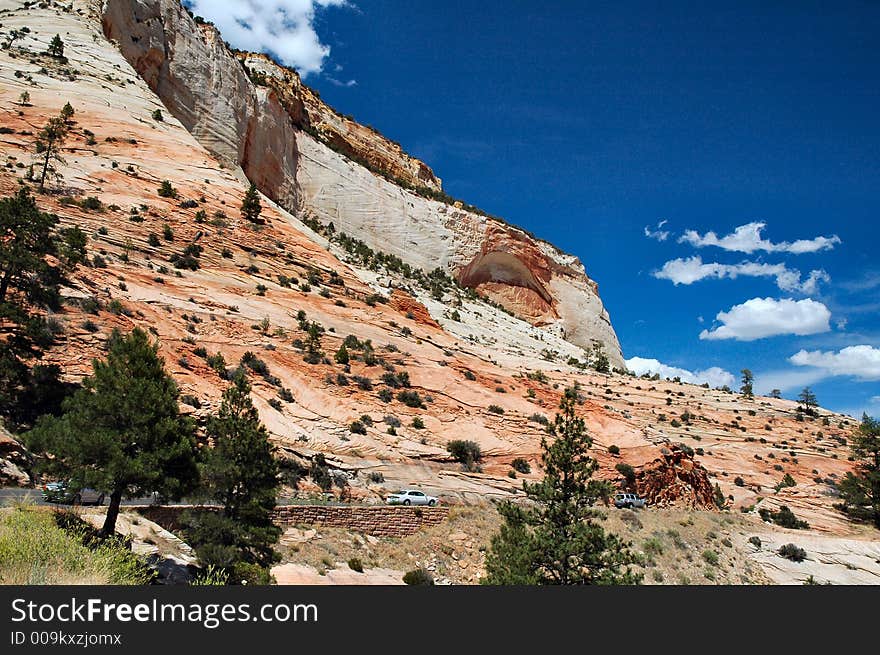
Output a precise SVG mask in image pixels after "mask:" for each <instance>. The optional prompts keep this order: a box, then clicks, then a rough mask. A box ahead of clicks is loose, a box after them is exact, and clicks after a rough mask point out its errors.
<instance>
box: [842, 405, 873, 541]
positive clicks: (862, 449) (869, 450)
mask: <svg viewBox="0 0 880 655" xmlns="http://www.w3.org/2000/svg"><path fill="white" fill-rule="evenodd" d="M850 448H851V449H852V454H853V458H854V461H855V472H848V473H847V474H846V475H845V476H844V478H843V480H841V481H840V483H839V484H838V491H839V492H840V497H841V499H842V500H843V503H842V504H841V505H840V506H839V508H840V509H842V510H843V511H844V512H846V513H847V514H849V515H850V516H852V517H854V518H858V519H865V520H870V521H872V522H873V523H874V525H875V526H876V527H878V528H880V420H878V419H876V418H871V417H870V416H868V415H867V414H864V415H862V422H861V424H860V425H859V427H858V429H857V430H856V432H855V434H854V435H853V436H852V439H851V441H850Z"/></svg>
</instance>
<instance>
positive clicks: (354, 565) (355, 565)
mask: <svg viewBox="0 0 880 655" xmlns="http://www.w3.org/2000/svg"><path fill="white" fill-rule="evenodd" d="M348 568H350V569H351V570H352V571H355V572H357V573H363V572H364V563H363V562H361V561H360V560H359V559H358V558H357V557H352V558H351V559H350V560H348Z"/></svg>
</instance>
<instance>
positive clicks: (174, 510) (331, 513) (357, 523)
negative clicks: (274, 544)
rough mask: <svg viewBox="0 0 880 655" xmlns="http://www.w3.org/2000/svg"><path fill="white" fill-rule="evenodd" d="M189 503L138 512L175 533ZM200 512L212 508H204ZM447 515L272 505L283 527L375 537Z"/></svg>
mask: <svg viewBox="0 0 880 655" xmlns="http://www.w3.org/2000/svg"><path fill="white" fill-rule="evenodd" d="M191 509H193V508H192V507H191V506H183V505H174V506H166V507H154V506H149V507H141V508H138V511H139V512H140V513H141V514H142V515H143V516H145V517H146V518H148V519H150V520H151V521H154V522H155V523H158V524H159V525H161V526H162V527H163V528H165V529H167V530H170V531H172V532H174V531H175V530H176V529H178V528H179V527H180V515H181V514H182V513H183V512H184V511H186V510H191ZM202 511H211V510H210V508H203V510H202ZM448 514H449V508H448V507H403V506H395V507H389V506H387V505H377V506H357V505H282V506H280V507H277V508H275V522H276V523H277V524H278V525H280V526H281V527H282V528H288V527H291V526H294V525H314V526H324V527H328V528H345V529H347V530H353V531H355V532H362V533H363V534H370V535H373V536H376V537H406V536H408V535H411V534H415V533H416V532H418V531H419V530H422V529H424V528H426V527H429V526H432V525H439V524H440V523H442V522H443V521H444V520H445V519H446V517H447V516H448Z"/></svg>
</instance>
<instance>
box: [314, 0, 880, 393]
mask: <svg viewBox="0 0 880 655" xmlns="http://www.w3.org/2000/svg"><path fill="white" fill-rule="evenodd" d="M355 4H356V5H357V10H352V9H338V8H331V9H328V10H325V11H322V12H321V13H320V15H319V20H318V24H317V27H318V32H319V34H320V36H321V39H322V40H323V42H325V43H327V44H328V45H330V46H331V48H332V52H331V55H330V58H329V60H328V62H327V65H326V66H325V71H326V73H327V74H326V75H320V76H311V77H310V78H309V79H308V80H307V82H308V83H309V84H311V85H312V86H314V87H315V88H317V89H318V90H319V91H320V92H321V95H322V97H323V98H324V99H325V100H327V101H328V102H329V103H330V104H332V105H333V106H334V107H336V108H337V109H339V110H340V111H342V112H343V113H348V114H353V115H354V116H355V117H356V118H357V119H358V120H359V121H361V122H363V123H367V124H370V125H372V126H374V127H376V128H377V129H379V130H380V131H382V132H383V133H384V134H386V135H387V136H389V137H390V138H392V139H394V140H396V141H399V142H400V143H401V144H402V145H403V146H404V148H406V149H407V150H408V151H410V152H412V153H413V154H415V155H417V156H419V157H422V158H423V159H425V161H426V162H427V163H428V164H429V165H431V166H432V167H433V169H434V171H435V173H436V174H437V175H438V176H440V177H441V178H443V180H444V186H445V188H446V190H447V192H449V193H450V194H452V195H454V196H456V197H461V198H463V199H465V200H467V201H468V202H471V203H473V204H476V205H478V206H480V207H482V208H483V209H485V210H486V211H488V212H490V213H493V214H497V215H500V216H503V217H505V218H506V219H507V220H509V221H510V222H512V223H515V224H518V225H521V226H523V227H524V228H526V229H528V230H530V231H532V232H534V233H536V234H537V235H538V236H540V237H543V238H546V239H548V240H549V241H551V242H553V243H555V244H556V245H558V246H559V247H561V248H562V249H564V250H567V251H569V252H573V253H575V254H577V255H578V256H580V258H581V259H582V261H583V262H584V264H585V266H586V268H587V272H588V273H589V275H590V276H591V277H593V278H594V279H595V280H597V281H598V283H599V285H600V291H601V294H602V298H603V300H604V301H605V304H606V306H607V307H608V310H609V312H610V313H611V318H612V321H613V323H614V326H615V328H616V330H617V333H618V335H619V337H620V341H621V344H622V346H623V350H624V354H625V356H626V357H632V356H635V355H638V356H642V357H655V358H657V359H659V360H661V361H662V362H664V363H666V364H670V365H675V366H681V367H684V368H688V369H692V370H693V369H703V368H706V367H709V366H716V365H717V366H721V367H723V368H726V369H727V370H729V371H731V372H732V373H734V374H735V375H737V376H738V375H739V370H740V369H741V368H742V367H749V368H751V369H753V370H754V371H755V372H756V373H758V377H759V381H760V378H761V374H771V373H774V374H775V373H776V372H779V371H782V372H787V371H794V372H801V373H803V372H804V369H803V368H802V367H795V366H793V365H791V364H790V363H789V362H788V361H787V358H788V357H790V356H791V355H792V354H794V353H795V352H797V351H798V350H800V349H801V348H806V349H808V350H812V349H820V350H838V349H840V348H841V347H844V346H847V345H857V344H867V345H871V346H874V347H880V326H878V320H877V319H878V312H880V307H877V305H878V304H880V285H875V286H873V287H871V286H870V285H868V288H860V289H852V287H858V286H859V285H860V284H861V286H862V287H864V286H865V284H867V282H866V280H867V279H868V277H869V276H870V274H871V273H872V272H874V273H876V272H877V271H878V270H880V258H878V257H877V254H876V244H877V237H878V225H877V220H878V210H880V200H878V190H880V130H878V115H880V102H878V100H880V98H878V94H880V72H878V71H880V3H877V2H850V3H846V2H839V3H828V2H821V3H820V2H815V3H813V2H777V3H773V2H766V1H765V2H754V3H752V2H735V3H733V2H731V3H724V2H710V3H705V2H692V3H691V2H679V3H670V2H662V3H661V2H613V3H592V2H580V1H578V2H540V3H539V2H521V1H516V0H513V1H511V0H505V1H503V2H501V1H498V0H483V1H480V2H463V1H447V2H418V3H416V2H412V0H410V1H408V2H404V1H403V0H375V1H370V2H367V0H360V1H357V2H355ZM339 66H341V70H336V68H337V67H339ZM331 73H332V75H331ZM331 76H332V77H333V78H336V79H338V80H348V79H354V80H356V81H357V85H356V86H351V87H340V86H337V85H335V84H333V83H332V81H331V79H330V77H331ZM662 219H665V220H668V221H669V222H668V224H667V225H666V226H665V229H668V230H670V231H672V233H673V235H672V237H671V238H670V239H669V240H667V241H666V242H663V243H658V242H657V241H653V240H650V239H647V238H645V236H644V234H643V228H644V227H645V226H646V225H650V226H653V225H655V224H656V223H657V222H658V221H660V220H662ZM756 220H760V221H765V222H766V223H767V228H766V231H765V238H768V239H771V240H773V241H775V242H778V241H793V240H795V239H799V238H805V239H806V238H812V237H815V236H818V235H831V234H837V235H838V236H840V238H841V239H842V244H840V245H838V246H837V247H836V248H835V249H834V250H832V251H825V252H822V253H815V254H803V255H790V254H777V253H753V254H752V255H746V254H743V253H733V252H725V251H723V250H720V249H717V248H704V249H700V250H695V249H694V248H692V247H690V246H686V245H683V244H678V243H676V240H675V237H677V236H678V235H679V234H680V233H681V232H682V231H683V230H684V229H686V228H693V229H697V230H699V231H700V232H705V231H707V230H714V231H716V232H717V233H718V234H719V235H721V234H726V233H728V232H730V231H732V230H733V229H734V228H735V227H736V226H738V225H742V224H744V223H748V222H751V221H756ZM695 254H699V255H700V256H701V257H702V258H703V260H704V261H705V262H710V261H718V262H723V263H729V264H734V263H738V262H740V261H743V260H746V259H748V260H752V261H763V262H767V263H781V262H784V263H785V264H787V265H788V266H790V267H792V268H798V269H800V270H801V272H802V273H804V275H806V273H808V272H809V271H810V270H812V269H814V268H821V269H825V270H826V271H827V272H828V273H829V274H830V276H831V278H832V281H831V282H830V283H829V284H825V285H822V286H821V291H820V292H819V293H818V294H813V295H812V296H811V297H812V298H813V299H815V300H818V301H821V302H824V303H825V304H826V305H827V306H828V308H829V309H830V310H831V311H832V331H831V332H828V333H825V334H820V335H814V336H810V337H794V336H779V337H770V338H766V339H761V340H757V341H753V342H739V341H701V340H700V339H699V338H698V335H699V333H700V331H701V330H702V329H704V328H706V327H710V325H711V323H712V321H713V319H714V318H715V315H716V314H717V313H718V312H719V311H726V310H728V309H730V307H731V306H733V305H736V304H739V303H742V302H744V301H746V300H748V299H750V298H754V297H768V296H769V297H773V298H784V297H794V298H801V297H803V296H798V295H796V294H794V295H793V294H790V293H785V292H782V291H780V290H779V289H777V287H776V285H775V283H774V281H773V280H772V279H770V278H740V279H737V280H704V281H701V282H697V283H695V284H693V285H691V286H678V287H675V286H673V284H672V283H671V282H669V281H667V280H659V279H655V278H654V277H652V276H651V272H652V271H654V270H656V269H657V268H659V267H660V266H662V264H663V263H664V262H665V261H667V260H669V259H674V258H676V257H688V256H691V255H695ZM699 316H702V317H703V318H704V319H705V324H703V325H701V324H700V323H699V322H698V317H699ZM840 319H845V320H846V321H847V323H846V327H845V329H838V328H837V327H836V322H837V321H838V320H840ZM774 379H775V378H774ZM801 386H802V385H801ZM813 388H814V390H816V392H817V395H818V396H819V399H820V401H822V402H823V403H824V404H826V405H828V406H831V407H834V408H836V409H841V410H848V411H860V410H861V409H869V410H871V411H874V410H876V409H878V405H880V399H877V400H872V398H874V397H876V396H878V395H880V384H878V382H877V381H858V380H855V379H853V378H848V377H845V376H838V377H827V378H826V379H825V380H824V381H820V382H817V383H815V384H814V385H813ZM799 390H800V386H798V387H793V388H791V389H788V390H786V394H785V395H787V396H789V397H793V396H794V395H796V393H797V392H798V391H799Z"/></svg>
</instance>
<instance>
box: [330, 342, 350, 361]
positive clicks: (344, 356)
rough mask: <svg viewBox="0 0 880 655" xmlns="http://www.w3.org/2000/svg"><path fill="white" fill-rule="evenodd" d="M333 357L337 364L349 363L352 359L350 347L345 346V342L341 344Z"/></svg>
mask: <svg viewBox="0 0 880 655" xmlns="http://www.w3.org/2000/svg"><path fill="white" fill-rule="evenodd" d="M333 359H334V360H336V363H337V364H342V365H343V366H345V365H346V364H348V362H349V361H350V360H351V357H350V356H349V354H348V348H346V347H345V344H344V343H343V344H342V345H341V346H339V350H337V351H336V354H335V355H334V356H333Z"/></svg>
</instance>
